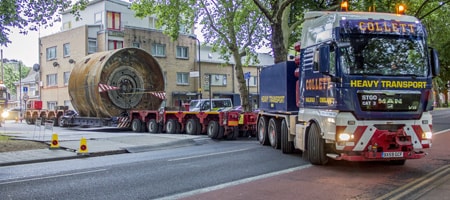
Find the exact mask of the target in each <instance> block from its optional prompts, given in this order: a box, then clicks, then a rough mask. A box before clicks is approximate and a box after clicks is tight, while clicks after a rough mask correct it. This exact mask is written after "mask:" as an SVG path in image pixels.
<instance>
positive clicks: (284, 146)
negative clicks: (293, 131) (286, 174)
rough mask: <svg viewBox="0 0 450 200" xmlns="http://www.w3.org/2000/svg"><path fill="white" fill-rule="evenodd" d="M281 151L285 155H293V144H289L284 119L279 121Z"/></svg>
mask: <svg viewBox="0 0 450 200" xmlns="http://www.w3.org/2000/svg"><path fill="white" fill-rule="evenodd" d="M280 133H281V137H280V138H281V151H282V152H283V153H285V154H289V153H294V142H289V132H288V127H287V123H286V119H283V120H282V121H281V130H280Z"/></svg>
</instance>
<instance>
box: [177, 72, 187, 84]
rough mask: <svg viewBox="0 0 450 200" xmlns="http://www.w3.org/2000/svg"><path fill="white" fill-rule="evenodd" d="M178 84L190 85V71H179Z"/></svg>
mask: <svg viewBox="0 0 450 200" xmlns="http://www.w3.org/2000/svg"><path fill="white" fill-rule="evenodd" d="M177 85H189V73H188V72H177Z"/></svg>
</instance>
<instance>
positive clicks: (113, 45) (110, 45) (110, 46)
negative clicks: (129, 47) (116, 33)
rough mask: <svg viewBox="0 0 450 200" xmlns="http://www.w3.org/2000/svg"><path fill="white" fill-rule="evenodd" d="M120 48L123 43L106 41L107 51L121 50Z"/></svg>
mask: <svg viewBox="0 0 450 200" xmlns="http://www.w3.org/2000/svg"><path fill="white" fill-rule="evenodd" d="M121 48H123V41H118V40H108V50H114V49H121Z"/></svg>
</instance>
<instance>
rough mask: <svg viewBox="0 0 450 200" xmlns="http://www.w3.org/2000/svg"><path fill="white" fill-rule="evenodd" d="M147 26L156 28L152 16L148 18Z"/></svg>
mask: <svg viewBox="0 0 450 200" xmlns="http://www.w3.org/2000/svg"><path fill="white" fill-rule="evenodd" d="M148 27H149V28H153V29H154V28H156V19H155V18H154V17H149V18H148Z"/></svg>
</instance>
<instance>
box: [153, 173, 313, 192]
mask: <svg viewBox="0 0 450 200" xmlns="http://www.w3.org/2000/svg"><path fill="white" fill-rule="evenodd" d="M311 166H312V165H311V164H307V165H303V166H300V167H293V168H289V169H285V170H281V171H277V172H271V173H268V174H262V175H258V176H254V177H249V178H245V179H241V180H237V181H232V182H228V183H223V184H220V185H215V186H211V187H206V188H201V189H197V190H192V191H189V192H184V193H179V194H175V195H171V196H166V197H162V198H158V199H156V200H169V199H180V198H185V197H189V196H193V195H196V194H202V193H206V192H211V191H214V190H220V189H223V188H227V187H231V186H235V185H240V184H244V183H248V182H252V181H256V180H259V179H264V178H269V177H272V176H278V175H282V174H287V173H290V172H293V171H297V170H302V169H306V168H309V167H311Z"/></svg>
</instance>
